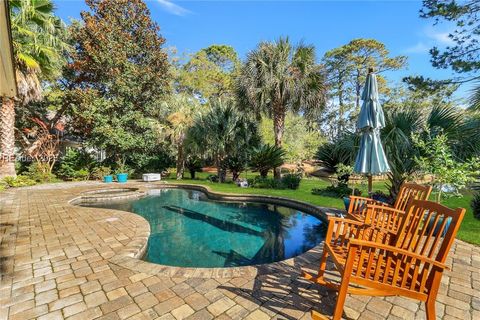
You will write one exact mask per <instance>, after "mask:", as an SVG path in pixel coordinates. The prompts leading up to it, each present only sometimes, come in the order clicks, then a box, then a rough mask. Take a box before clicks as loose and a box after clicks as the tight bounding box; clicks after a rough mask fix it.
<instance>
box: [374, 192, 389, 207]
mask: <svg viewBox="0 0 480 320" xmlns="http://www.w3.org/2000/svg"><path fill="white" fill-rule="evenodd" d="M371 198H372V199H373V200H376V201H380V202H385V203H388V204H393V203H394V202H395V199H393V197H392V196H391V195H389V194H386V193H384V192H382V191H375V192H374V193H373V194H372V196H371Z"/></svg>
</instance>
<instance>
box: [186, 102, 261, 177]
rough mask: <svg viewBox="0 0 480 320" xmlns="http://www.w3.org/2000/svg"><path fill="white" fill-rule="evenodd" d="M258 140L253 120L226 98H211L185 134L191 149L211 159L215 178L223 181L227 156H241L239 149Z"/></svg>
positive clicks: (253, 144) (242, 149) (243, 148)
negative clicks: (214, 167) (213, 163)
mask: <svg viewBox="0 0 480 320" xmlns="http://www.w3.org/2000/svg"><path fill="white" fill-rule="evenodd" d="M258 141H259V136H258V130H257V127H256V124H255V123H254V122H253V121H252V120H250V119H249V117H247V116H246V115H245V114H242V113H240V112H239V111H238V110H237V109H236V108H235V106H234V105H233V103H232V102H231V101H228V100H227V101H225V100H214V101H211V102H210V109H209V110H208V111H207V112H206V113H204V114H202V115H201V116H200V117H198V118H197V119H196V120H195V123H194V124H193V126H192V127H191V128H190V130H189V131H188V135H187V145H188V148H189V149H190V150H191V151H192V152H193V153H195V154H201V155H204V156H207V157H209V158H211V159H213V160H214V162H215V166H216V167H217V174H218V178H219V182H224V181H225V175H226V172H225V169H226V166H225V161H226V160H227V158H228V157H237V156H238V157H240V156H242V157H243V154H242V153H243V152H245V151H246V149H247V148H248V147H249V146H255V145H256V144H258Z"/></svg>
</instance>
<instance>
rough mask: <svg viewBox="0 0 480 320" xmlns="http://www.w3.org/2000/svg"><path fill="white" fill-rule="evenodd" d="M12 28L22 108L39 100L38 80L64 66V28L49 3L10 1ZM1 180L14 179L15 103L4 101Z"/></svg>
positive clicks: (48, 0) (0, 123)
mask: <svg viewBox="0 0 480 320" xmlns="http://www.w3.org/2000/svg"><path fill="white" fill-rule="evenodd" d="M10 6H11V22H12V23H11V26H12V36H13V50H14V58H15V65H16V77H17V86H18V94H19V95H18V99H19V103H20V104H22V105H25V104H27V103H28V102H30V101H33V100H38V99H40V97H41V92H42V88H41V84H40V80H41V78H40V77H42V79H48V78H51V77H54V76H55V75H56V73H57V72H58V71H59V70H60V67H61V64H62V62H63V60H64V59H63V50H66V49H67V48H68V46H67V45H66V43H65V42H64V41H63V39H64V31H65V28H64V24H63V22H62V21H61V20H60V19H59V18H57V17H56V16H55V15H54V14H53V10H54V6H53V2H52V1H51V0H12V1H10ZM0 118H1V121H0V149H1V151H2V153H3V155H4V156H6V161H1V162H0V178H2V177H5V176H15V162H14V159H13V157H14V149H15V135H14V132H15V102H14V100H13V99H6V98H3V100H2V105H1V108H0Z"/></svg>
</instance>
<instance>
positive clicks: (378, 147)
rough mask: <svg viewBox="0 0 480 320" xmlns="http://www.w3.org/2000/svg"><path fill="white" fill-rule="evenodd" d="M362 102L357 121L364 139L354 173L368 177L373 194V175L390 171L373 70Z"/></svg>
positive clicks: (381, 113)
mask: <svg viewBox="0 0 480 320" xmlns="http://www.w3.org/2000/svg"><path fill="white" fill-rule="evenodd" d="M362 100H363V104H362V109H361V110H360V115H359V117H358V121H357V130H359V131H360V132H361V134H362V138H361V140H360V150H359V151H358V154H357V159H356V160H355V167H354V171H355V172H357V173H361V174H366V175H367V176H368V192H371V191H372V175H378V174H382V173H386V172H389V171H390V167H389V165H388V161H387V157H386V156H385V151H384V150H383V146H382V142H381V140H380V129H381V128H383V127H385V117H384V115H383V110H382V106H381V105H380V102H379V99H378V86H377V77H376V76H375V73H373V71H372V70H370V72H369V73H368V76H367V80H366V83H365V88H364V89H363V94H362Z"/></svg>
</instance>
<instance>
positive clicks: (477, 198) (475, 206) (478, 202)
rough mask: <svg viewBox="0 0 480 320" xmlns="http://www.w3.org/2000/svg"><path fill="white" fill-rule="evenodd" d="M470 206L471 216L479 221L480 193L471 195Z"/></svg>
mask: <svg viewBox="0 0 480 320" xmlns="http://www.w3.org/2000/svg"><path fill="white" fill-rule="evenodd" d="M470 205H471V206H472V211H473V216H474V217H475V218H477V219H480V192H475V193H474V194H473V199H472V202H471V204H470Z"/></svg>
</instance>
